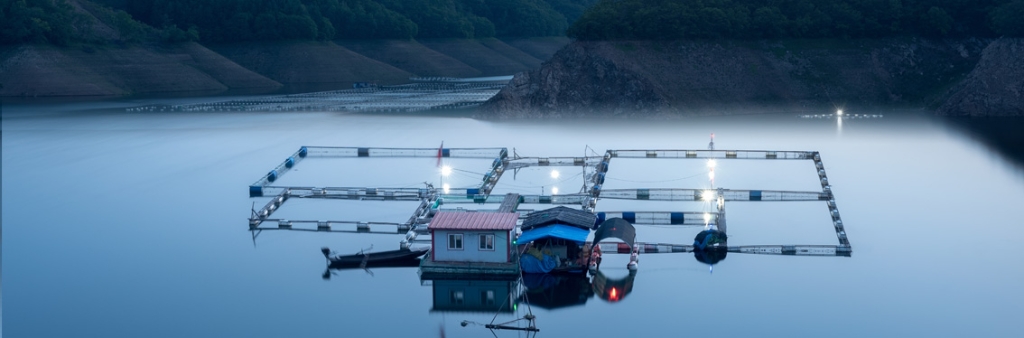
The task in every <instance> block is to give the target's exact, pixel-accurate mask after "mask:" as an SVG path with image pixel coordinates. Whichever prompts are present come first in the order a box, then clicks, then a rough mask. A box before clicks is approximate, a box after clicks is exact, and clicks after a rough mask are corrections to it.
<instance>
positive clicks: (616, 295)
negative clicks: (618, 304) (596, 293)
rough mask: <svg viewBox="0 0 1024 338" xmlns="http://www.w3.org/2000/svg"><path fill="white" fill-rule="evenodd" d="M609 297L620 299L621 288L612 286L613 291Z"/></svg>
mask: <svg viewBox="0 0 1024 338" xmlns="http://www.w3.org/2000/svg"><path fill="white" fill-rule="evenodd" d="M608 299H610V300H618V299H619V290H615V288H612V292H611V293H610V294H609V296H608Z"/></svg>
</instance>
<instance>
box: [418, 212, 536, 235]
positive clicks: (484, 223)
mask: <svg viewBox="0 0 1024 338" xmlns="http://www.w3.org/2000/svg"><path fill="white" fill-rule="evenodd" d="M518 220H519V213H516V212H451V211H439V212H437V214H435V215H434V218H433V219H432V220H431V221H430V225H428V226H427V229H428V230H506V231H508V230H512V229H513V228H515V227H516V221H518Z"/></svg>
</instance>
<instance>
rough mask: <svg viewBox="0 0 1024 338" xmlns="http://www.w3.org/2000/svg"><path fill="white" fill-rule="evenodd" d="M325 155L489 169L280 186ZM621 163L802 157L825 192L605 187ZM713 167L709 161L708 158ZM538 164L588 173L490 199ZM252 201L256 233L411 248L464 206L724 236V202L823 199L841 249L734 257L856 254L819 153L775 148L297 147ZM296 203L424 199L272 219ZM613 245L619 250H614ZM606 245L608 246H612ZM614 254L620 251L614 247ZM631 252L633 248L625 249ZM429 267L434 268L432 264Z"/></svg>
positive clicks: (769, 249)
mask: <svg viewBox="0 0 1024 338" xmlns="http://www.w3.org/2000/svg"><path fill="white" fill-rule="evenodd" d="M310 157H323V158H364V157H365V158H372V157H391V158H394V157H410V158H415V157H434V158H478V159H491V160H492V162H491V165H490V168H489V170H488V171H487V172H486V173H485V174H484V175H483V177H482V179H481V181H480V184H479V185H478V186H474V187H468V188H458V189H455V188H448V189H441V188H436V187H434V186H433V185H431V184H425V186H424V187H423V188H387V187H307V186H301V187H300V186H282V185H276V183H275V182H276V181H277V180H278V179H280V178H281V177H282V176H283V175H284V174H286V173H287V172H289V171H290V170H291V169H293V168H295V166H297V165H298V164H299V163H301V162H302V161H303V160H304V159H306V158H310ZM615 158H635V159H697V160H804V161H810V162H812V163H813V165H814V168H815V171H816V174H817V178H816V179H817V180H818V181H819V182H820V184H821V190H817V191H784V190H746V189H725V188H718V189H692V188H658V189H653V188H652V189H635V188H634V189H603V188H602V185H603V184H604V180H605V177H606V175H607V173H608V171H609V168H610V167H611V162H612V160H613V159H615ZM709 162H710V161H709ZM537 166H580V167H583V172H584V187H583V189H582V191H584V192H583V193H576V194H559V195H520V194H508V195H503V196H502V195H499V196H491V192H492V190H493V189H494V187H495V185H496V184H497V183H498V182H499V180H500V179H501V177H502V175H503V173H505V172H506V171H508V170H510V169H511V170H519V169H523V168H528V167H537ZM249 196H250V197H271V198H270V201H269V202H267V204H266V205H264V206H263V207H262V208H260V209H258V210H253V212H252V216H251V217H250V218H249V229H250V230H252V231H253V232H254V236H255V234H256V233H258V232H260V231H262V230H301V231H314V232H349V233H390V234H405V238H404V239H403V240H402V242H401V244H402V246H403V247H407V246H408V245H411V244H413V243H422V242H427V241H429V240H424V239H421V238H418V237H419V236H423V235H426V234H427V225H428V224H429V223H430V221H431V219H432V217H433V215H434V214H435V213H436V212H437V211H438V210H441V205H442V204H444V205H452V204H454V205H458V204H461V203H475V204H491V203H493V204H497V206H496V209H497V210H491V211H500V212H518V213H520V215H521V218H520V220H523V217H522V216H526V215H527V214H528V212H529V210H521V209H519V207H520V206H521V205H523V204H561V205H577V206H579V207H580V208H581V209H582V210H585V211H588V212H593V213H594V214H596V215H597V217H598V219H599V220H605V219H611V218H622V219H624V220H626V221H628V222H630V223H632V224H639V225H674V226H710V225H713V226H715V227H717V228H718V229H719V230H720V231H721V232H723V233H724V232H725V231H726V213H725V209H724V204H723V203H724V202H726V201H730V202H819V203H820V202H825V203H824V204H825V206H826V207H827V209H828V213H829V216H830V217H831V224H830V226H831V228H833V229H834V230H835V233H836V238H837V240H838V245H758V246H728V247H727V251H728V252H738V253H752V254H777V255H813V256H849V255H850V254H851V253H852V251H853V249H852V246H851V244H850V240H849V238H848V237H847V234H846V229H845V227H844V224H843V221H842V218H841V215H840V213H839V209H838V206H837V205H836V200H835V196H834V195H833V192H832V188H831V185H830V184H829V181H828V177H827V175H826V172H825V165H824V163H823V162H822V160H821V155H820V154H819V153H818V152H816V151H777V150H714V149H710V150H697V149H627V150H607V151H606V152H605V153H604V154H603V155H600V156H585V157H520V156H518V154H514V153H513V154H509V152H508V148H440V149H439V148H367V147H317V146H304V147H301V148H299V149H298V150H297V151H296V152H295V153H293V154H292V155H291V156H289V157H287V158H286V159H285V160H284V161H283V162H282V163H281V164H279V165H278V166H277V167H274V168H273V169H272V170H270V171H269V172H268V173H267V174H266V175H264V176H263V177H261V178H260V179H258V180H256V182H254V183H253V184H252V185H250V186H249ZM291 198H319V199H343V200H382V201H419V202H420V203H419V204H418V206H417V208H416V209H415V210H414V211H413V213H412V214H411V215H410V217H409V219H408V220H407V221H406V222H404V223H388V222H371V221H356V220H287V219H279V218H273V217H272V215H273V213H274V212H275V211H276V210H278V209H279V208H280V207H281V206H282V205H283V204H284V203H285V202H287V201H288V200H289V199H291ZM600 199H619V200H646V201H707V202H715V201H717V202H718V211H716V212H706V211H644V210H636V211H597V203H598V201H599V200H600ZM444 210H445V211H453V210H455V211H466V212H479V210H478V211H472V210H464V209H459V208H456V209H451V208H447V207H446V208H445V209H444ZM599 245H600V246H601V248H602V249H609V251H608V252H618V251H621V247H619V246H616V245H624V243H619V244H615V243H611V244H609V243H599ZM613 246H614V247H613ZM606 247H607V248H606ZM613 249H614V250H613ZM635 249H636V250H637V253H665V252H693V251H694V250H695V249H694V247H693V246H692V245H677V244H653V243H639V244H637V245H636V247H635ZM627 252H628V251H627ZM428 269H429V267H428Z"/></svg>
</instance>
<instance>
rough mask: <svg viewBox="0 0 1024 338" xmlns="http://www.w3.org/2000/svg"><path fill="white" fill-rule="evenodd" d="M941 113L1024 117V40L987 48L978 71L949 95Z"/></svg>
mask: <svg viewBox="0 0 1024 338" xmlns="http://www.w3.org/2000/svg"><path fill="white" fill-rule="evenodd" d="M937 112H938V114H940V115H951V116H1024V39H1021V38H1015V39H1011V38H1002V39H999V40H996V41H995V42H992V44H990V45H989V46H988V47H986V48H985V50H984V51H983V52H982V56H981V60H979V61H978V65H977V67H975V68H974V70H973V71H971V73H970V74H969V75H967V78H965V79H964V80H963V81H962V82H960V83H959V84H957V85H956V86H955V87H953V89H951V90H950V91H949V92H948V95H947V97H946V98H945V100H944V101H943V102H942V105H941V106H939V109H938V111H937Z"/></svg>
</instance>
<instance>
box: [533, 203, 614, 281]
mask: <svg viewBox="0 0 1024 338" xmlns="http://www.w3.org/2000/svg"><path fill="white" fill-rule="evenodd" d="M596 220H597V216H595V215H594V214H592V213H589V212H586V211H582V210H574V209H570V208H566V207H562V206H559V207H555V208H551V209H547V210H541V211H535V212H532V213H530V214H529V215H527V218H526V220H525V221H523V225H522V226H521V229H522V231H523V233H522V234H520V235H519V238H518V239H517V240H516V244H518V245H519V251H520V252H521V253H522V257H521V258H520V266H521V267H522V269H523V272H526V273H549V272H555V273H585V272H586V270H587V259H588V256H589V248H588V247H587V246H586V245H584V243H585V242H586V241H587V237H588V236H590V230H591V229H592V228H593V227H594V224H595V221H596Z"/></svg>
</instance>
